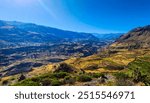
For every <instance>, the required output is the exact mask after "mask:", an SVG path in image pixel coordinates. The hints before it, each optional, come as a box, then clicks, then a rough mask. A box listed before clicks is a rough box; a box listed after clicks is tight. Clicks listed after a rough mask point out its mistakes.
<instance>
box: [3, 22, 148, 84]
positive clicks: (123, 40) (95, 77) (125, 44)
mask: <svg viewBox="0 0 150 103" xmlns="http://www.w3.org/2000/svg"><path fill="white" fill-rule="evenodd" d="M4 24H5V22H4V23H3V22H1V23H0V25H2V26H1V28H2V29H4V28H7V30H9V28H10V29H12V24H13V27H15V28H17V29H19V30H23V31H26V32H27V34H28V33H29V29H30V30H32V32H34V33H35V32H36V33H37V32H38V33H40V31H41V30H42V32H44V33H47V30H46V29H40V31H39V30H38V29H37V28H39V27H38V26H36V27H37V28H36V29H34V26H35V24H30V26H29V29H28V26H24V25H25V24H23V26H21V25H22V24H21V25H18V22H15V23H14V22H13V23H12V22H9V26H3V25H4ZM19 24H20V23H19ZM26 25H29V24H26ZM31 25H32V26H31ZM17 26H18V27H17ZM40 27H41V26H40ZM42 28H45V27H43V26H42ZM46 28H49V27H46ZM44 30H46V31H44ZM48 30H49V29H48ZM55 30H56V29H55ZM56 31H57V30H56ZM49 32H50V31H49ZM67 32H68V31H67ZM2 33H4V32H2ZM18 33H22V32H21V31H18ZM57 33H58V32H57ZM63 33H64V31H63ZM69 33H72V32H69ZM73 33H74V32H73ZM58 34H59V33H58ZM60 34H61V33H60ZM75 34H76V35H77V34H80V33H75ZM81 34H82V33H81ZM84 34H86V33H83V34H82V35H84ZM47 35H48V34H47ZM56 35H57V34H56ZM68 35H71V34H68ZM93 35H95V36H96V37H95V36H93ZM93 35H92V34H88V37H87V38H82V37H83V36H81V35H80V36H81V38H82V40H88V42H89V41H90V42H89V43H87V42H85V41H84V42H81V43H80V42H79V41H80V40H81V39H80V37H79V38H77V39H74V37H73V36H71V37H69V38H67V37H65V36H64V35H63V37H62V36H59V37H58V38H61V40H63V41H62V42H64V41H68V40H73V41H77V43H75V44H73V45H72V43H71V44H69V46H68V44H67V45H66V43H65V45H64V44H63V45H61V46H59V45H57V46H56V48H57V47H58V46H59V48H58V49H59V50H58V52H59V53H60V51H61V53H64V52H66V51H67V52H66V53H65V55H66V54H69V55H67V56H69V58H66V59H65V60H63V61H61V62H56V63H48V64H42V65H41V64H36V66H34V67H33V66H32V67H30V65H34V64H32V63H33V61H35V60H36V58H35V57H34V58H30V59H27V61H29V60H32V62H31V61H30V63H29V62H28V63H29V64H28V63H26V62H21V64H19V65H18V64H17V65H13V66H12V64H11V66H12V67H11V66H8V67H10V68H5V69H3V70H2V71H0V76H1V77H2V78H1V80H0V84H1V85H15V86H60V85H67V86H68V85H73V86H74V85H76V86H103V85H105V86H148V85H150V26H144V27H138V28H135V29H132V30H131V31H129V32H128V33H125V34H123V35H122V34H116V35H115V37H112V38H114V39H112V40H111V41H114V42H112V43H111V44H109V45H107V43H106V44H105V43H101V42H98V43H97V40H98V41H102V40H101V39H100V38H103V37H104V36H102V37H101V36H99V35H100V34H93ZM111 35H112V34H111ZM111 35H110V34H107V36H106V35H105V36H106V37H104V38H109V37H110V36H111ZM6 37H7V36H6ZM72 37H73V38H72ZM39 38H40V37H39ZM97 38H99V39H97ZM110 38H111V37H110ZM95 40H96V41H95ZM107 40H108V39H106V41H105V40H104V41H105V42H107ZM5 41H6V40H5ZM5 41H3V42H5ZM14 41H15V40H14ZM35 41H36V40H35ZM54 41H55V40H54ZM54 41H53V42H54ZM108 41H109V40H108ZM7 42H8V41H7ZM19 42H20V41H19ZM36 42H37V41H36ZM39 42H41V41H38V43H39ZM99 43H100V45H99V46H98V44H99ZM77 44H78V45H77ZM87 44H88V45H87ZM90 44H92V45H90ZM97 46H98V47H97ZM44 47H45V46H44ZM53 47H54V46H52V47H51V48H53ZM95 47H96V48H95ZM42 48H43V47H42ZM85 48H86V49H85ZM89 48H90V49H89ZM94 48H95V49H96V50H98V49H97V48H99V50H98V51H97V52H93V51H91V50H94ZM26 50H29V49H26ZM33 50H34V49H32V48H31V51H29V52H28V53H29V55H31V54H30V53H33ZM36 50H37V49H36ZM39 50H41V49H38V52H37V53H38V54H39V53H40V54H41V53H42V54H43V51H44V50H45V49H42V52H39ZM46 50H49V47H48V48H47V47H46ZM56 50H57V49H55V51H56ZM82 50H84V52H83V51H82ZM14 51H16V49H15V50H14ZM68 51H69V52H68ZM79 51H80V52H79ZM81 51H82V52H81ZM5 52H6V51H5ZM73 52H75V53H77V56H72V55H70V54H72V53H73ZM87 52H88V53H89V52H90V53H89V54H90V55H86V56H78V55H81V53H83V54H87ZM91 52H93V53H91ZM7 53H9V52H7ZM37 53H36V54H37ZM49 53H50V55H46V57H50V58H51V50H50V52H49ZM22 54H25V52H23V53H22V49H21V51H20V55H22ZM44 54H45V52H44ZM73 54H74V53H73ZM11 55H12V56H14V54H11ZM56 55H57V56H58V55H59V58H60V57H61V56H62V55H61V56H60V54H56ZM63 55H64V54H63ZM34 56H36V55H35V54H34ZM52 56H54V54H52ZM4 57H5V56H4ZM7 57H8V56H7ZM42 57H43V55H42ZM37 58H38V57H37ZM44 58H45V57H44ZM10 59H12V58H9V60H10ZM9 60H8V61H9ZM39 60H41V59H37V61H38V62H37V61H36V63H39ZM42 61H43V59H42ZM44 62H45V61H44ZM40 63H41V62H40ZM26 65H27V68H28V69H27V68H25V67H24V66H26ZM37 65H38V66H37ZM29 68H30V69H29ZM22 69H23V70H22ZM25 69H27V70H26V71H24V70H25ZM18 71H19V72H18ZM21 71H22V72H21Z"/></svg>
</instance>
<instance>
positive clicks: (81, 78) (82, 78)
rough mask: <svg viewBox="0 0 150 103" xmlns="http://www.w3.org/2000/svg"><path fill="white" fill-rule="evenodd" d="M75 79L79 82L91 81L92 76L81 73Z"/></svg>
mask: <svg viewBox="0 0 150 103" xmlns="http://www.w3.org/2000/svg"><path fill="white" fill-rule="evenodd" d="M77 80H78V81H79V82H88V81H91V80H92V77H91V76H88V75H86V74H82V75H79V76H78V77H77Z"/></svg>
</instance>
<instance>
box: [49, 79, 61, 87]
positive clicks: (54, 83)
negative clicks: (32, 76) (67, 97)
mask: <svg viewBox="0 0 150 103" xmlns="http://www.w3.org/2000/svg"><path fill="white" fill-rule="evenodd" d="M62 84H63V83H62V82H61V81H59V80H57V79H52V81H51V86H60V85H62Z"/></svg>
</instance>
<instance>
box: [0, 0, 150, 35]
mask: <svg viewBox="0 0 150 103" xmlns="http://www.w3.org/2000/svg"><path fill="white" fill-rule="evenodd" d="M149 4H150V0H0V19H2V20H9V21H22V22H31V23H36V24H41V25H46V26H51V27H55V28H60V29H64V30H71V31H80V32H92V33H112V32H121V33H122V32H127V31H129V30H130V29H132V28H135V27H138V26H145V25H149V24H150V6H149Z"/></svg>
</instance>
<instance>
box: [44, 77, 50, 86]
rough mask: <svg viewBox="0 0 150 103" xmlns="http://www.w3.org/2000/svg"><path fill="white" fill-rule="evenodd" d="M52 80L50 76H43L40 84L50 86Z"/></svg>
mask: <svg viewBox="0 0 150 103" xmlns="http://www.w3.org/2000/svg"><path fill="white" fill-rule="evenodd" d="M51 82H52V80H51V79H50V78H45V79H43V80H42V81H41V84H42V86H50V85H51Z"/></svg>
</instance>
